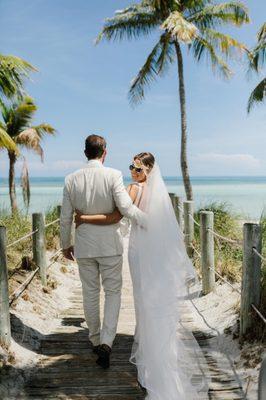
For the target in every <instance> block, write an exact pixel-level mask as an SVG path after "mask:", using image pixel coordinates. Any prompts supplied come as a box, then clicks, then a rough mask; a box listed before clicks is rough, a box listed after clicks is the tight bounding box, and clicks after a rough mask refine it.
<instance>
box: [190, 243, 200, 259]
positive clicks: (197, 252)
mask: <svg viewBox="0 0 266 400" xmlns="http://www.w3.org/2000/svg"><path fill="white" fill-rule="evenodd" d="M190 246H191V247H192V249H193V250H194V251H195V253H196V254H197V256H198V257H199V258H201V254H200V252H199V251H198V250H197V249H196V247H195V246H194V245H193V244H192V243H191V244H190Z"/></svg>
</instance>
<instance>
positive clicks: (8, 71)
mask: <svg viewBox="0 0 266 400" xmlns="http://www.w3.org/2000/svg"><path fill="white" fill-rule="evenodd" d="M33 71H36V69H35V68H34V67H33V66H32V65H31V64H30V63H28V62H27V61H25V60H22V59H21V58H19V57H15V56H5V55H3V54H0V99H1V98H2V97H3V96H5V97H8V98H10V97H12V96H14V95H21V94H22V88H23V82H24V79H25V78H28V77H29V73H30V72H33ZM0 148H6V149H9V150H13V151H16V152H17V154H19V151H18V149H17V148H16V145H15V143H14V141H13V140H12V139H11V138H10V136H8V135H6V133H5V131H4V130H2V129H1V128H0Z"/></svg>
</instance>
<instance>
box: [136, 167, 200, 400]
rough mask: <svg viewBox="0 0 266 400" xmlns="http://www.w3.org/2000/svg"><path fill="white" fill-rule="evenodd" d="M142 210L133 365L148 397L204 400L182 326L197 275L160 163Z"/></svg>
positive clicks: (194, 352)
mask: <svg viewBox="0 0 266 400" xmlns="http://www.w3.org/2000/svg"><path fill="white" fill-rule="evenodd" d="M141 208H142V210H143V211H145V213H146V214H147V226H146V228H145V229H143V228H140V227H138V228H137V232H136V235H135V239H136V243H135V244H136V246H137V247H136V248H137V258H138V260H137V263H136V268H137V269H138V271H137V273H138V274H139V279H138V281H139V285H138V287H137V288H135V290H134V296H135V306H136V307H137V309H138V310H137V331H136V335H135V342H134V345H133V348H132V356H131V362H132V363H134V364H136V366H137V369H138V380H139V382H140V383H141V384H142V386H144V387H145V388H146V389H147V399H149V400H197V399H205V398H207V391H208V383H207V378H206V376H205V375H204V371H206V364H205V363H204V357H203V354H202V351H201V349H200V347H199V345H198V343H197V341H196V340H195V338H194V337H193V335H192V334H191V333H190V332H188V331H187V330H186V329H185V328H184V327H183V324H182V318H183V317H184V316H185V313H186V311H185V308H184V307H185V303H186V299H187V296H188V283H190V284H191V282H193V281H194V282H196V281H197V275H196V272H195V270H194V267H193V265H192V262H191V260H190V258H189V257H188V255H187V252H186V249H185V245H184V238H183V233H182V232H181V230H180V228H179V225H178V223H177V221H176V217H175V213H174V210H173V207H172V203H171V200H170V198H169V195H168V192H167V189H166V186H165V184H164V181H163V179H162V176H161V173H160V169H159V167H158V165H156V164H155V166H154V167H153V169H152V171H151V173H150V174H149V175H148V178H147V186H146V188H145V196H144V201H143V202H142V207H141ZM202 364H204V365H202Z"/></svg>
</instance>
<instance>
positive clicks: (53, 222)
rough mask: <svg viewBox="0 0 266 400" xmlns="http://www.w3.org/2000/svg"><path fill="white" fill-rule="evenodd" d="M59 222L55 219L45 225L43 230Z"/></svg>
mask: <svg viewBox="0 0 266 400" xmlns="http://www.w3.org/2000/svg"><path fill="white" fill-rule="evenodd" d="M59 221H60V218H57V219H55V220H54V221H52V222H49V223H48V224H45V225H44V227H45V228H48V226H51V225H53V224H56V223H57V222H59Z"/></svg>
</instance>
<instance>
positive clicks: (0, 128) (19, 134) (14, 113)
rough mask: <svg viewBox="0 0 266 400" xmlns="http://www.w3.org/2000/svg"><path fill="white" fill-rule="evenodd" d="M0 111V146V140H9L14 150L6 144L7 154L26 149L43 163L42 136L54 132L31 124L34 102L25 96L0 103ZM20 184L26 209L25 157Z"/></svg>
mask: <svg viewBox="0 0 266 400" xmlns="http://www.w3.org/2000/svg"><path fill="white" fill-rule="evenodd" d="M0 111H1V114H2V119H3V122H1V121H0V146H1V138H2V141H3V139H4V138H9V141H10V142H12V143H13V144H14V146H15V147H14V148H12V147H10V146H11V144H12V143H11V144H9V147H8V146H7V144H8V143H6V145H5V146H4V147H8V150H9V152H12V151H13V152H14V153H15V154H16V156H17V155H18V153H17V147H21V148H27V149H29V150H31V151H34V152H35V153H37V154H38V155H39V156H40V157H41V160H42V161H43V148H42V146H41V142H42V141H43V138H44V135H54V134H55V133H56V131H55V129H54V128H53V127H52V126H51V125H49V124H47V123H42V124H40V125H37V126H34V125H33V124H32V121H33V118H34V116H35V114H36V111H37V105H36V104H35V102H34V100H33V99H32V98H31V97H29V96H25V97H22V98H19V99H17V100H16V101H15V100H14V101H12V102H3V101H0ZM3 135H4V136H3ZM15 162H16V157H15ZM10 179H13V180H14V176H13V177H11V176H10ZM21 183H22V188H23V199H24V203H25V205H26V207H28V206H29V201H30V182H29V173H28V168H27V163H26V159H25V157H24V163H23V169H22V176H21Z"/></svg>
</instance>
